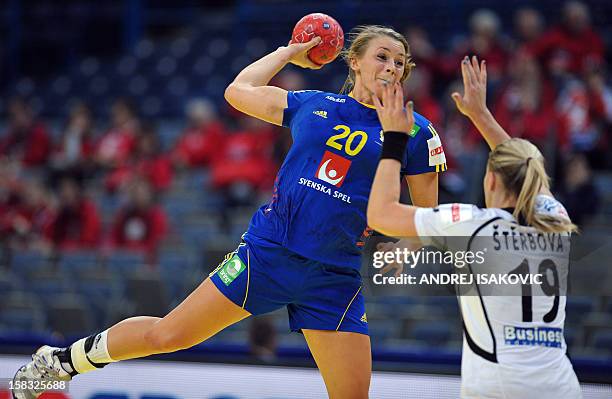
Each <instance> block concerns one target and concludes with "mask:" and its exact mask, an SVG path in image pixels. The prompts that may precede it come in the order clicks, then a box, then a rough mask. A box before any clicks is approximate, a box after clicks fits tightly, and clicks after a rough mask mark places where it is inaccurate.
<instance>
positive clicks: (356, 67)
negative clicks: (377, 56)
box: [349, 57, 359, 72]
mask: <svg viewBox="0 0 612 399" xmlns="http://www.w3.org/2000/svg"><path fill="white" fill-rule="evenodd" d="M349 65H350V67H351V69H352V70H353V71H355V72H357V71H358V70H359V60H358V59H357V57H352V58H351V59H350V62H349Z"/></svg>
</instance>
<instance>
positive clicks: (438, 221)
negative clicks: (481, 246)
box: [414, 204, 478, 248]
mask: <svg viewBox="0 0 612 399" xmlns="http://www.w3.org/2000/svg"><path fill="white" fill-rule="evenodd" d="M477 213H478V208H477V207H476V206H474V205H468V204H444V205H440V206H438V207H436V208H419V209H417V211H416V212H415V214H414V225H415V228H416V232H417V234H418V236H419V237H420V239H421V242H422V243H423V244H424V245H433V246H435V247H438V248H446V247H447V246H448V245H447V244H448V240H447V238H448V237H450V236H469V235H471V234H472V231H470V226H471V224H470V223H466V222H470V221H472V220H474V216H475V214H477Z"/></svg>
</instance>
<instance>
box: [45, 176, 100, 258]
mask: <svg viewBox="0 0 612 399" xmlns="http://www.w3.org/2000/svg"><path fill="white" fill-rule="evenodd" d="M58 197H59V198H58V202H59V204H58V209H57V212H56V215H55V217H54V218H53V221H52V222H51V223H50V225H49V229H48V231H47V233H46V235H47V237H48V239H49V241H50V242H51V243H52V245H53V247H54V249H59V250H62V251H64V250H79V249H95V248H96V246H97V245H98V243H99V240H100V216H99V214H98V210H97V208H96V205H95V204H94V203H93V201H91V200H89V199H88V198H86V196H85V195H84V194H83V192H82V188H81V185H80V182H78V181H77V180H76V179H74V178H72V177H64V178H62V179H61V180H60V182H59V195H58Z"/></svg>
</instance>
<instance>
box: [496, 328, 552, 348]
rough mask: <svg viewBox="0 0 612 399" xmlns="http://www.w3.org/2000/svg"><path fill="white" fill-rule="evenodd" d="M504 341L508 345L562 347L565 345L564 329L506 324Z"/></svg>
mask: <svg viewBox="0 0 612 399" xmlns="http://www.w3.org/2000/svg"><path fill="white" fill-rule="evenodd" d="M504 342H505V343H506V345H523V346H545V347H547V348H561V347H562V346H563V329H561V328H554V327H516V326H504Z"/></svg>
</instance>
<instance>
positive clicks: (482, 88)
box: [451, 56, 510, 150]
mask: <svg viewBox="0 0 612 399" xmlns="http://www.w3.org/2000/svg"><path fill="white" fill-rule="evenodd" d="M461 75H462V77H463V96H461V95H460V94H459V93H457V92H455V93H453V94H451V97H452V98H453V100H454V101H455V105H456V106H457V109H458V110H459V112H461V113H462V114H463V115H465V116H467V117H468V118H469V119H470V121H472V123H473V124H474V126H476V129H478V131H479V132H480V134H481V135H482V137H484V139H485V140H486V142H487V144H488V145H489V147H490V148H491V149H492V150H493V149H494V148H495V147H497V146H498V145H499V144H501V143H503V142H504V141H506V140H510V135H509V134H508V133H506V131H505V130H504V128H502V127H501V126H500V125H499V123H497V121H496V120H495V118H494V117H493V114H491V111H489V109H488V108H487V65H486V62H485V61H484V60H482V61H480V63H479V62H478V58H476V56H474V57H472V59H471V60H470V58H469V57H468V56H465V58H464V59H463V61H461Z"/></svg>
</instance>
